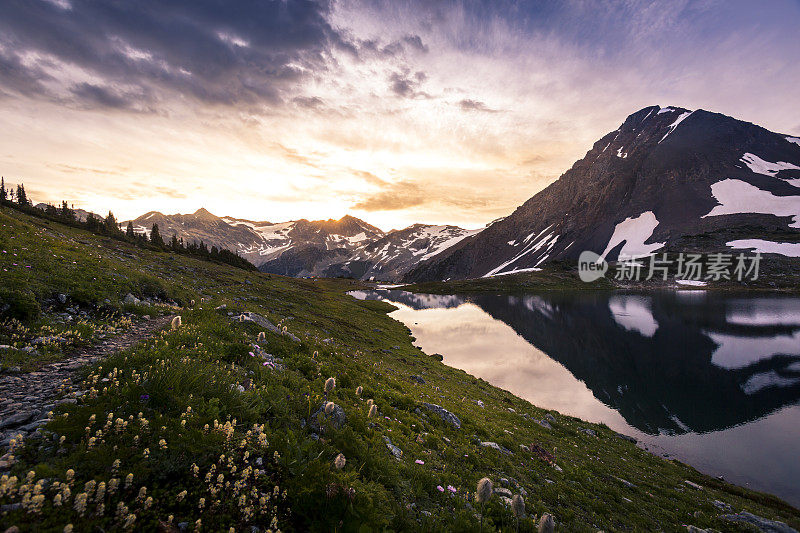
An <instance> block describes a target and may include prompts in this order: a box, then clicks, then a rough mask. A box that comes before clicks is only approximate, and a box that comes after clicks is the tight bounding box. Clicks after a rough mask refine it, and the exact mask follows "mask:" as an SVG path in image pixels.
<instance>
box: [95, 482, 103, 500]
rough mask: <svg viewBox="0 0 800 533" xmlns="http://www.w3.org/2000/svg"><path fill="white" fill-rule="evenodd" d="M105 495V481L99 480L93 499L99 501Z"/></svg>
mask: <svg viewBox="0 0 800 533" xmlns="http://www.w3.org/2000/svg"><path fill="white" fill-rule="evenodd" d="M105 495H106V482H105V481H101V482H100V483H98V484H97V494H95V500H97V501H100V500H102V499H103V498H104V497H105Z"/></svg>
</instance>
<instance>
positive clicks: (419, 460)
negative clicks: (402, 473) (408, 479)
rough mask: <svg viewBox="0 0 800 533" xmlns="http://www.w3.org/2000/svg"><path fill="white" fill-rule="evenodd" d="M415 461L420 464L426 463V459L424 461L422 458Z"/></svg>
mask: <svg viewBox="0 0 800 533" xmlns="http://www.w3.org/2000/svg"><path fill="white" fill-rule="evenodd" d="M414 462H415V463H417V464H418V465H424V464H425V461H423V460H422V459H417V460H416V461H414Z"/></svg>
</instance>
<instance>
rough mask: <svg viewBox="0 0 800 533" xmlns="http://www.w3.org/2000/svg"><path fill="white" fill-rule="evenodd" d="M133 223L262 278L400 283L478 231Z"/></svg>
mask: <svg viewBox="0 0 800 533" xmlns="http://www.w3.org/2000/svg"><path fill="white" fill-rule="evenodd" d="M132 223H133V226H134V231H136V232H137V233H148V234H149V232H150V229H151V228H152V226H153V224H158V228H159V231H160V232H161V235H162V236H163V237H164V238H165V239H169V238H171V237H172V235H173V234H174V235H177V237H178V238H179V239H180V238H182V239H183V240H184V241H186V242H191V241H198V242H199V241H203V242H204V243H206V244H207V245H209V246H217V247H218V248H226V249H228V250H232V251H236V252H238V253H239V254H240V255H241V256H242V257H245V258H246V259H248V260H249V261H250V262H252V263H253V264H255V265H256V266H257V267H259V269H260V270H262V271H263V272H270V273H274V274H282V275H287V276H297V277H302V276H326V277H336V276H346V277H357V278H365V279H369V278H375V279H381V280H398V279H400V277H402V275H403V274H405V273H406V272H407V271H408V270H409V269H411V268H413V267H414V266H416V265H417V263H419V261H422V260H424V259H427V258H429V257H432V256H433V255H435V254H438V253H439V252H441V251H443V250H445V249H446V248H447V247H449V246H452V245H454V244H456V243H457V242H459V241H460V240H461V239H463V238H465V237H469V236H471V235H474V234H475V233H476V232H477V231H479V230H465V229H462V228H459V227H456V226H432V225H425V224H415V225H413V226H410V227H408V228H405V229H402V230H392V231H390V232H388V233H385V232H383V231H382V230H380V229H379V228H376V227H375V226H372V225H370V224H367V223H366V222H364V221H363V220H360V219H358V218H355V217H352V216H350V215H346V216H344V217H342V218H341V219H339V220H316V221H309V220H294V221H289V222H279V223H273V222H266V221H262V222H257V221H252V220H245V219H239V218H234V217H218V216H216V215H213V214H212V213H210V212H208V211H207V210H205V209H199V210H198V211H196V212H194V213H191V214H187V215H180V214H178V215H164V214H162V213H159V212H157V211H151V212H149V213H146V214H144V215H142V216H140V217H138V218H136V219H134V220H133V221H132ZM125 225H127V222H123V223H122V227H123V228H124V227H125Z"/></svg>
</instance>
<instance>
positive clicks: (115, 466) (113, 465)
mask: <svg viewBox="0 0 800 533" xmlns="http://www.w3.org/2000/svg"><path fill="white" fill-rule="evenodd" d="M121 464H122V462H121V461H120V460H119V459H114V462H113V463H111V471H112V472H116V471H117V470H119V466H120V465H121Z"/></svg>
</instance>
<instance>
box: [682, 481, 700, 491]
mask: <svg viewBox="0 0 800 533" xmlns="http://www.w3.org/2000/svg"><path fill="white" fill-rule="evenodd" d="M683 482H684V483H686V484H687V485H689V486H690V487H692V488H693V489H695V490H703V486H702V485H698V484H697V483H694V482H692V481H689V480H688V479H686V480H684V481H683Z"/></svg>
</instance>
